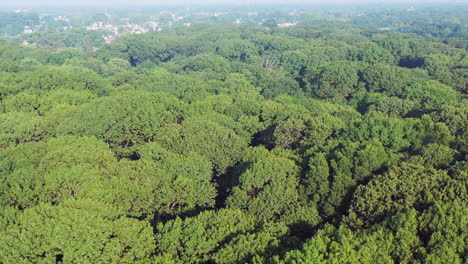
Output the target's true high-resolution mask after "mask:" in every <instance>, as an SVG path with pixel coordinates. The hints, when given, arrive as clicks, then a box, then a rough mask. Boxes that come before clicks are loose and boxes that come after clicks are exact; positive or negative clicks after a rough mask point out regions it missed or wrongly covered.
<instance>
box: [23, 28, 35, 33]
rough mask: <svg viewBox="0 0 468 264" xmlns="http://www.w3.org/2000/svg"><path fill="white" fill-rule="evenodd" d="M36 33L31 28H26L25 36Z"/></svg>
mask: <svg viewBox="0 0 468 264" xmlns="http://www.w3.org/2000/svg"><path fill="white" fill-rule="evenodd" d="M31 33H34V30H33V29H32V28H30V27H29V26H24V30H23V34H31Z"/></svg>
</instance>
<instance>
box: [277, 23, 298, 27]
mask: <svg viewBox="0 0 468 264" xmlns="http://www.w3.org/2000/svg"><path fill="white" fill-rule="evenodd" d="M296 25H297V22H294V23H282V24H278V27H279V28H287V27H294V26H296Z"/></svg>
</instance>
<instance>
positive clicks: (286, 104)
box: [0, 11, 468, 263]
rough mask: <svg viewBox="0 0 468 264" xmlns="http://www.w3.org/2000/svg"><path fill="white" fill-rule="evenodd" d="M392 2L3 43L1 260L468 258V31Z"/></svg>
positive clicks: (0, 51)
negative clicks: (113, 36) (409, 15)
mask: <svg viewBox="0 0 468 264" xmlns="http://www.w3.org/2000/svg"><path fill="white" fill-rule="evenodd" d="M369 12H370V11H369ZM382 13H385V12H384V11H379V12H375V13H370V15H368V16H365V17H362V18H360V19H359V20H356V21H352V23H351V22H349V21H348V22H346V21H340V20H334V21H330V22H329V23H328V24H327V22H326V21H325V20H317V21H318V22H317V23H315V24H313V23H302V24H298V25H297V26H296V27H291V28H287V29H280V28H270V29H266V28H264V27H260V26H249V25H244V26H243V25H228V24H220V25H215V24H194V25H193V26H192V27H190V28H187V27H180V28H179V27H176V28H174V29H172V30H166V31H162V32H155V33H148V34H142V35H127V36H124V37H121V38H119V39H118V40H117V41H116V42H114V43H112V44H109V45H105V46H103V47H102V48H101V49H99V50H97V51H95V52H91V51H89V52H88V51H84V50H85V49H83V50H81V49H68V48H64V46H63V45H62V46H60V48H59V49H57V46H56V45H47V44H44V45H40V46H39V47H32V46H24V45H20V44H18V43H16V42H15V41H13V40H5V41H2V42H0V43H1V44H0V62H1V63H0V262H1V263H54V262H60V263H61V262H63V263H467V262H468V258H467V256H468V246H467V244H468V236H467V232H466V231H467V230H468V199H467V197H468V160H467V158H468V144H467V143H468V104H467V96H466V93H467V88H468V85H467V77H468V51H467V49H466V46H465V47H464V46H463V45H461V44H460V43H465V44H466V41H467V39H466V24H465V25H464V27H463V28H453V29H452V28H450V27H449V29H450V30H451V31H450V32H448V30H449V29H447V27H444V26H443V25H445V24H441V23H442V21H443V19H442V18H441V17H443V16H444V15H447V14H445V13H443V12H441V13H438V16H435V17H434V19H433V20H432V22H433V23H435V24H437V25H440V27H437V28H438V30H439V31H437V30H436V28H434V27H430V31H429V33H428V34H426V33H427V32H426V33H420V31H427V30H426V29H427V28H428V27H429V26H428V24H427V23H426V22H424V20H421V19H420V17H418V18H414V19H413V20H410V22H411V23H416V26H415V27H414V28H412V29H411V30H410V29H409V28H407V27H405V28H404V31H406V32H407V33H401V32H393V31H382V30H378V29H377V28H378V27H383V26H388V25H387V24H388V23H390V22H391V21H393V20H392V19H394V18H395V17H401V16H403V15H402V14H400V13H390V14H388V16H387V17H386V18H387V19H388V20H389V21H390V22H388V21H387V22H386V23H384V22H382V16H381V15H382ZM459 13H460V12H455V11H454V14H459ZM426 15H427V16H428V17H427V19H430V17H429V14H426ZM462 16H463V12H462ZM456 18H457V17H456V16H455V17H454V18H453V19H456ZM6 19H14V20H15V19H17V18H15V17H11V18H10V17H8V18H7V17H4V18H2V20H6ZM22 19H23V20H22V21H18V22H17V23H18V25H20V24H27V23H29V21H30V20H33V19H35V18H34V17H23V18H22ZM323 19H325V18H323ZM459 19H460V20H463V19H466V17H465V18H463V17H461V18H459ZM2 20H0V22H2ZM439 20H440V21H439ZM15 21H16V20H15ZM15 23H16V22H15ZM408 23H409V22H408ZM438 23H439V24H438ZM447 23H449V22H447ZM325 24H326V25H325ZM373 24H374V25H373ZM371 25H373V26H374V27H375V28H372V26H371ZM2 30H4V31H12V32H16V31H15V30H16V29H15V28H3V29H2ZM402 31H403V30H402ZM73 32H75V33H76V34H78V35H73ZM73 32H72V33H63V34H67V35H66V36H67V37H66V38H65V39H69V41H75V42H73V43H75V44H73V45H75V46H73V45H72V44H70V45H65V46H70V47H81V45H85V44H80V43H84V42H86V41H88V40H87V39H83V38H82V37H80V36H82V35H80V34H82V33H83V32H82V31H79V30H77V31H73ZM80 32H81V33H80ZM415 33H416V34H415ZM48 34H52V33H48ZM54 34H58V35H57V36H62V37H63V36H65V35H60V34H59V33H54ZM33 37H37V38H41V37H40V35H33V36H31V38H33ZM83 41H84V42H83ZM77 43H78V44H77ZM88 44H89V43H88ZM88 44H86V45H88Z"/></svg>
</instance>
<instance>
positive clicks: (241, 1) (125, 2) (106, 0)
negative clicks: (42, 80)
mask: <svg viewBox="0 0 468 264" xmlns="http://www.w3.org/2000/svg"><path fill="white" fill-rule="evenodd" d="M434 3H448V4H450V3H467V1H466V0H409V1H408V0H349V1H346V0H329V1H318V0H223V1H215V0H173V1H170V2H169V1H163V0H100V1H96V0H68V1H64V0H61V1H60V0H15V1H10V0H0V6H9V7H12V6H23V7H24V6H34V7H40V6H106V5H111V6H129V5H133V6H143V5H146V6H149V5H150V6H155V5H186V4H191V5H266V4H272V5H285V4H295V5H297V4H302V5H330V4H332V5H352V4H378V5H385V4H389V5H391V4H434Z"/></svg>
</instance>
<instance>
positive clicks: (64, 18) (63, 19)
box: [54, 16, 70, 22]
mask: <svg viewBox="0 0 468 264" xmlns="http://www.w3.org/2000/svg"><path fill="white" fill-rule="evenodd" d="M54 21H65V22H70V19H68V18H66V17H64V16H58V17H54Z"/></svg>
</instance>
